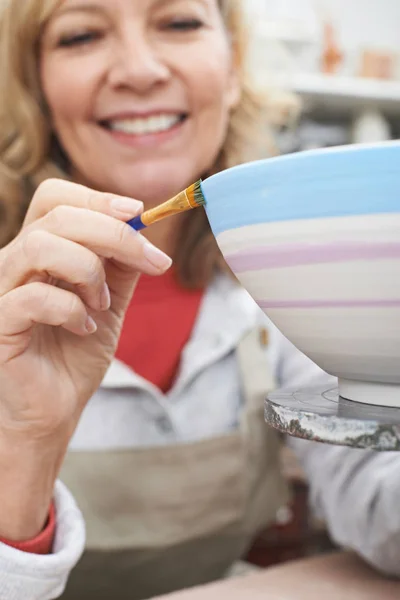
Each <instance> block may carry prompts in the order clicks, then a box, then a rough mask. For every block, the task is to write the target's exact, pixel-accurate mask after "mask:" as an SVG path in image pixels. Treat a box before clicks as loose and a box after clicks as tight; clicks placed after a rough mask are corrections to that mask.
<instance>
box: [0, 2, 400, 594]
mask: <svg viewBox="0 0 400 600" xmlns="http://www.w3.org/2000/svg"><path fill="white" fill-rule="evenodd" d="M241 22H242V17H241V14H240V12H239V6H238V3H237V2H236V1H235V0H221V2H217V0H91V1H90V3H89V2H87V1H86V0H62V1H59V0H47V1H46V2H43V0H24V3H23V5H21V3H20V1H19V0H6V2H5V7H4V8H3V13H2V16H1V31H0V44H1V49H0V56H1V57H2V61H3V62H2V66H1V67H2V68H1V71H0V73H1V75H0V77H1V78H2V79H1V85H0V94H1V95H2V96H1V101H0V107H1V111H2V114H1V127H0V132H1V133H0V136H1V138H0V140H1V141H0V153H1V154H0V157H1V158H0V160H1V186H0V193H1V199H2V202H3V213H4V214H3V223H5V226H4V228H3V234H4V242H5V241H6V238H8V239H11V238H12V237H13V236H15V237H14V239H12V241H11V242H9V243H8V244H7V245H5V247H4V248H3V250H2V251H1V253H0V271H1V278H0V389H1V396H0V448H1V451H0V456H1V463H0V483H1V490H2V493H1V494H0V538H1V540H2V541H1V543H0V592H1V593H0V596H1V598H2V600H8V599H11V598H13V599H16V598H17V599H19V598H21V599H22V598H23V599H24V600H27V599H32V600H33V599H40V600H44V599H45V598H54V597H57V596H59V595H60V594H61V593H62V592H63V587H64V585H65V583H66V580H67V578H68V575H69V572H70V571H71V569H73V567H74V565H75V564H76V563H77V561H78V559H79V557H80V554H81V552H82V551H83V546H84V526H83V520H82V517H81V513H80V512H79V510H78V508H77V506H76V504H75V502H74V500H73V498H72V496H71V495H70V492H69V491H68V489H67V488H69V490H70V491H71V492H72V493H73V495H74V496H75V499H76V500H77V501H78V505H79V506H80V509H81V510H82V512H83V515H84V518H85V521H86V528H87V541H86V549H87V551H86V553H85V555H84V557H83V559H82V561H81V562H80V564H79V566H78V567H77V568H76V569H75V570H74V571H73V573H72V575H71V578H70V583H69V586H68V587H67V591H66V592H65V595H64V596H63V597H64V598H85V599H87V600H89V599H90V598H96V600H101V599H102V598H108V599H109V598H113V600H114V599H115V600H123V599H124V598H130V599H133V598H148V597H150V596H153V595H155V594H159V593H163V592H167V591H169V590H172V589H176V588H178V587H184V586H189V585H194V584H197V583H201V582H205V581H210V580H212V579H215V578H217V577H220V576H222V575H223V574H224V573H225V572H226V571H227V569H228V568H229V567H230V565H232V564H233V563H234V561H236V560H237V559H239V558H240V557H241V556H243V554H244V553H245V551H246V548H247V547H248V545H249V544H250V543H251V540H252V539H253V537H254V535H255V534H256V533H257V531H258V530H259V529H260V528H261V527H263V526H265V525H267V524H268V523H271V522H273V520H274V517H275V514H276V511H277V509H278V508H279V507H280V506H281V505H282V503H284V502H285V501H286V499H287V491H286V487H285V484H284V481H283V480H282V477H281V475H280V472H279V457H278V454H279V453H278V449H279V440H278V438H277V436H276V434H275V433H274V432H273V431H271V430H269V429H268V428H266V427H265V425H264V422H263V399H264V398H265V394H266V393H267V392H268V390H269V389H271V388H273V387H274V386H275V385H296V386H300V385H305V384H310V383H313V382H317V381H318V380H320V381H324V380H326V378H327V376H326V374H324V373H322V372H321V371H320V370H319V369H318V368H317V367H316V366H315V365H313V364H312V363H311V362H310V361H309V360H308V359H306V358H305V357H304V356H303V355H301V354H300V353H298V352H297V351H296V350H295V349H294V348H293V347H292V346H291V345H290V344H289V343H288V342H287V341H286V340H285V339H284V338H282V336H281V335H280V334H279V332H277V331H276V329H274V328H273V327H272V325H271V324H270V323H268V322H267V321H266V320H265V319H264V317H263V316H262V315H260V312H259V311H258V309H257V308H256V307H255V306H254V304H253V303H252V302H251V300H249V298H248V296H247V294H246V293H245V292H244V291H243V290H242V289H240V288H239V287H238V286H237V284H236V283H235V282H234V281H233V280H232V279H231V278H230V276H229V275H228V274H226V273H225V272H224V266H223V263H222V261H221V258H220V255H219V253H218V250H217V247H216V245H215V242H214V240H213V238H212V236H211V233H210V230H209V228H208V225H207V222H206V219H205V216H204V213H203V212H202V211H200V210H198V211H193V213H191V214H188V215H186V216H184V217H181V218H174V219H170V220H166V221H164V222H162V223H160V224H158V225H156V226H154V227H151V228H150V229H149V230H148V232H146V238H147V239H146V238H145V237H142V236H141V235H139V234H135V233H134V232H132V230H131V229H130V228H129V227H128V226H127V225H126V224H125V223H124V221H127V220H128V219H130V218H132V217H133V216H134V215H136V214H138V213H139V212H140V211H141V210H142V208H143V206H142V204H141V202H138V201H136V200H132V198H139V199H140V200H141V201H143V203H144V206H145V207H146V208H149V207H151V206H154V205H156V204H157V203H159V202H160V201H162V200H165V199H166V198H168V197H170V196H172V195H173V194H175V193H176V192H178V191H180V190H181V189H183V188H185V187H186V186H187V185H188V184H190V183H191V182H193V181H194V180H196V179H197V178H198V177H199V176H205V175H207V174H209V173H211V172H213V171H215V170H217V169H221V168H225V167H227V166H230V165H232V164H235V163H237V162H240V161H242V160H245V159H249V158H256V157H259V156H261V153H262V152H265V151H266V148H265V142H264V143H259V138H260V135H259V134H260V133H261V134H262V135H261V142H263V140H264V139H265V135H264V132H265V130H263V126H262V123H263V115H264V113H265V109H266V107H265V106H263V105H262V103H260V102H259V101H258V100H257V99H256V98H255V96H254V94H252V93H251V90H249V89H248V87H247V86H246V84H245V81H244V69H243V62H244V56H243V37H242V32H241ZM94 190H96V191H94ZM26 209H27V210H26ZM25 210H26V216H25V219H24V222H23V227H22V229H21V231H20V232H19V233H18V234H17V232H18V230H19V227H20V221H22V214H23V213H24V211H25ZM169 256H172V257H173V259H174V267H173V268H172V269H171V270H170V271H168V268H169V267H170V265H171V261H170V259H169ZM139 273H142V274H143V275H142V277H141V279H140V282H139V285H138V287H137V289H136V292H135V295H134V296H133V299H132V300H131V296H132V293H133V290H134V288H135V285H136V283H137V279H138V274H139ZM154 276H159V277H158V278H157V277H154ZM123 322H124V327H123V328H122V324H123ZM121 330H122V334H121ZM120 334H121V335H120ZM118 341H119V343H118ZM115 353H117V360H114V361H113V357H114V355H115ZM67 450H68V452H67ZM299 453H300V454H301V455H302V457H303V458H304V464H305V467H306V469H308V471H309V475H310V478H311V484H312V486H313V495H314V500H315V502H316V504H317V506H318V507H319V508H320V509H321V511H322V513H323V514H324V515H325V516H326V518H327V519H328V522H329V525H330V527H331V530H332V533H333V535H334V536H335V538H336V539H337V540H338V542H339V543H342V544H345V545H348V546H350V547H352V548H354V549H356V550H357V551H358V552H360V553H361V554H363V555H364V556H365V557H366V558H367V559H368V560H370V561H371V562H373V563H374V564H376V565H377V566H378V567H380V568H382V569H384V570H386V571H387V572H391V573H395V574H399V572H400V569H399V566H398V563H399V561H398V553H399V550H400V533H399V532H400V524H399V518H398V517H397V516H396V515H397V514H398V511H397V505H398V501H399V499H400V491H399V486H398V485H397V484H396V483H394V480H393V478H391V479H390V480H389V481H387V479H386V478H385V473H389V472H391V473H393V472H395V470H396V469H398V466H399V460H398V458H397V456H391V455H381V456H377V455H375V454H371V453H363V452H361V453H360V452H351V451H349V450H346V449H342V448H339V449H336V448H326V447H323V446H322V447H319V446H316V445H307V444H305V445H300V446H299ZM60 471H61V479H62V481H63V482H64V483H65V484H67V487H65V486H64V484H61V483H56V479H57V477H58V474H59V473H60ZM357 503H358V505H357V506H356V504H357ZM394 507H396V509H395V508H394ZM40 553H42V554H40Z"/></svg>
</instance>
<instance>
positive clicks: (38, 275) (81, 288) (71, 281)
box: [0, 180, 171, 539]
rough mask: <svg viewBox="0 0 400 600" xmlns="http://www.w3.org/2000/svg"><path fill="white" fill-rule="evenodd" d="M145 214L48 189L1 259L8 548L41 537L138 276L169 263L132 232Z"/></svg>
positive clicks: (1, 457) (0, 372) (106, 197)
mask: <svg viewBox="0 0 400 600" xmlns="http://www.w3.org/2000/svg"><path fill="white" fill-rule="evenodd" d="M142 208H143V206H142V204H141V203H140V202H137V201H135V200H131V199H123V198H120V197H117V196H113V195H111V194H103V193H99V192H94V191H92V190H89V189H88V188H85V187H83V186H80V185H76V184H73V183H70V182H66V181H61V180H60V181H59V180H48V181H46V182H45V183H43V184H42V185H41V186H40V187H39V189H38V191H37V192H36V194H35V196H34V198H33V200H32V203H31V206H30V208H29V211H28V214H27V217H26V220H25V223H24V226H23V228H22V231H21V232H20V234H19V235H18V237H17V238H16V239H15V240H14V241H13V242H12V243H11V244H9V245H8V246H6V247H5V248H4V249H3V250H1V251H0V488H1V490H2V494H1V497H2V498H3V500H2V499H1V498H0V537H7V536H8V537H12V538H13V539H23V538H24V537H30V536H32V535H36V533H38V531H40V529H41V527H42V526H43V522H44V520H45V518H46V514H47V510H48V503H49V502H50V499H51V494H52V490H53V485H54V480H55V478H56V476H57V472H58V470H59V468H60V466H61V462H62V460H63V456H64V453H65V451H66V448H67V446H68V442H69V440H70V438H71V436H72V434H73V432H74V429H75V427H76V425H77V423H78V420H79V417H80V415H81V413H82V410H83V409H84V407H85V405H86V403H87V401H88V400H89V399H90V397H91V396H92V394H93V393H94V392H95V391H96V389H97V388H98V386H99V385H100V383H101V381H102V378H103V377H104V374H105V372H106V370H107V368H108V366H109V364H110V362H111V360H112V358H113V356H114V352H115V350H116V346H117V342H118V339H119V335H120V331H121V327H122V323H123V319H124V315H125V310H126V308H127V305H128V303H129V301H130V299H131V296H132V293H133V290H134V286H135V283H136V281H137V278H138V275H139V274H140V273H141V272H144V273H148V274H151V275H157V274H161V273H162V272H164V271H165V270H167V269H168V267H169V266H170V264H171V261H170V259H169V258H168V257H167V256H166V255H165V254H163V253H162V252H160V251H159V250H158V249H156V248H155V247H154V246H152V245H151V244H150V243H149V242H148V241H146V240H145V239H144V238H143V237H142V236H141V235H140V234H138V233H136V232H135V231H133V230H132V229H131V227H129V226H128V225H126V223H124V221H127V220H129V219H130V218H132V217H134V216H136V215H137V214H139V213H140V212H141V211H142ZM5 489H8V490H9V491H8V492H7V494H5V495H4V490H5ZM18 495H21V496H22V497H20V498H19V500H18V498H17V496H18ZM27 495H28V496H29V498H30V500H29V502H28V503H27ZM4 496H7V497H6V498H5V497H4ZM23 497H25V498H23ZM35 506H36V507H37V508H36V510H35ZM10 513H11V515H10ZM33 513H35V516H33V517H32V515H33ZM13 515H14V519H13V518H12V517H13Z"/></svg>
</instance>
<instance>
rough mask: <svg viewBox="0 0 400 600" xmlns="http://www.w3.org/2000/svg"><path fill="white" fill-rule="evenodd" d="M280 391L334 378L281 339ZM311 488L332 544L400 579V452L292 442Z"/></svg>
mask: <svg viewBox="0 0 400 600" xmlns="http://www.w3.org/2000/svg"><path fill="white" fill-rule="evenodd" d="M279 346H280V350H279V360H278V380H279V385H280V386H282V387H304V386H305V387H307V386H312V385H318V384H321V383H323V382H324V381H326V382H329V383H332V382H333V381H335V380H334V378H332V377H330V376H329V375H327V374H326V373H324V372H323V371H321V370H320V369H319V368H318V367H317V366H316V365H315V364H314V363H312V361H310V360H309V359H308V358H307V357H305V356H304V355H303V354H302V353H300V352H299V351H298V350H296V349H295V348H294V346H293V345H292V344H291V343H290V342H288V340H286V339H285V338H283V336H282V338H281V339H280V341H279ZM289 445H290V446H291V447H292V448H293V449H294V451H295V452H296V454H297V456H298V457H299V459H300V461H301V463H302V466H303V468H304V470H305V473H306V475H307V477H308V480H309V484H310V501H311V504H312V507H313V509H314V511H315V513H316V514H317V515H318V516H319V517H321V518H322V519H324V520H325V522H326V523H327V526H328V528H329V530H330V534H331V536H332V539H333V540H334V541H335V542H336V543H337V544H338V545H340V546H342V547H345V548H348V549H351V550H354V551H355V552H357V553H358V554H359V555H360V556H362V557H363V558H364V559H365V560H366V561H367V562H368V563H370V564H371V565H372V566H374V567H375V568H377V569H379V570H380V571H382V572H383V573H385V574H387V575H391V576H396V577H400V453H397V452H383V453H379V452H373V451H369V450H357V449H352V448H347V447H340V446H331V445H328V444H321V443H317V442H309V441H305V440H299V439H295V438H290V440H289Z"/></svg>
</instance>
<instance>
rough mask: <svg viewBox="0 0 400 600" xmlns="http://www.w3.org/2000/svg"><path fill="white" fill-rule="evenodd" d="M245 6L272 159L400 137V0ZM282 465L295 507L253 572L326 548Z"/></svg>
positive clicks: (301, 490) (288, 461)
mask: <svg viewBox="0 0 400 600" xmlns="http://www.w3.org/2000/svg"><path fill="white" fill-rule="evenodd" d="M246 6H247V7H248V18H249V20H250V21H251V26H252V31H253V32H254V33H253V35H252V43H251V53H250V57H249V60H250V65H249V66H250V70H251V74H252V77H254V78H255V80H256V81H257V84H258V85H259V86H260V88H261V89H267V90H268V91H269V93H270V94H271V103H272V105H273V106H272V109H273V110H272V114H273V115H274V119H275V125H276V130H277V139H278V144H279V147H280V151H281V152H285V153H287V152H297V151H300V150H306V149H310V148H319V147H327V146H337V145H342V144H348V143H357V142H377V141H384V140H388V139H396V138H397V139H398V138H399V137H400V37H399V27H400V2H399V0H351V1H350V2H349V0H246ZM275 90H280V91H279V93H278V92H276V91H275ZM292 93H295V95H294V96H292ZM277 106H279V108H280V110H278V111H277V110H276V107H277ZM283 461H284V464H285V469H286V472H287V475H288V477H289V478H290V479H291V480H292V481H293V482H294V486H295V491H296V492H295V498H294V502H293V505H292V506H290V507H287V508H284V509H282V511H281V514H280V515H279V518H280V522H281V524H280V525H279V526H277V527H276V528H274V529H269V530H268V531H265V532H264V533H263V534H262V535H261V536H260V539H259V540H258V541H257V542H256V544H255V547H254V549H253V551H252V552H251V556H250V559H251V560H252V561H253V562H256V563H259V564H261V565H267V564H272V563H275V562H280V561H284V560H286V559H290V558H294V557H298V556H304V555H309V554H316V553H320V552H324V551H326V550H329V549H330V548H331V547H332V544H331V541H330V540H329V538H328V536H327V535H326V532H325V528H324V524H323V523H319V522H318V521H316V520H315V519H314V517H313V515H312V514H310V513H309V511H308V509H307V486H306V484H305V482H304V479H303V476H302V473H301V471H300V470H299V469H298V466H297V464H296V462H295V461H294V459H293V457H292V456H291V455H290V454H288V453H286V452H285V454H284V457H283Z"/></svg>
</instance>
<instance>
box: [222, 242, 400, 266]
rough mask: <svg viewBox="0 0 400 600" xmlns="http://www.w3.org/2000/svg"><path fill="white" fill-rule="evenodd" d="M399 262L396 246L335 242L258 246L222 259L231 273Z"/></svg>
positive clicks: (397, 245) (399, 256) (399, 250)
mask: <svg viewBox="0 0 400 600" xmlns="http://www.w3.org/2000/svg"><path fill="white" fill-rule="evenodd" d="M397 258H400V244H399V243H395V242H393V243H376V244H374V243H372V244H371V243H368V242H364V243H362V242H341V243H340V242H335V243H330V244H307V243H299V244H280V245H274V246H258V247H256V248H252V249H250V250H244V251H242V252H235V253H234V254H228V255H226V256H225V259H226V262H227V263H228V265H229V266H230V268H231V269H232V271H233V272H234V273H243V272H244V271H258V270H261V269H279V268H284V267H295V266H301V265H309V264H322V263H333V262H347V261H354V260H359V261H365V260H376V259H397Z"/></svg>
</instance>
